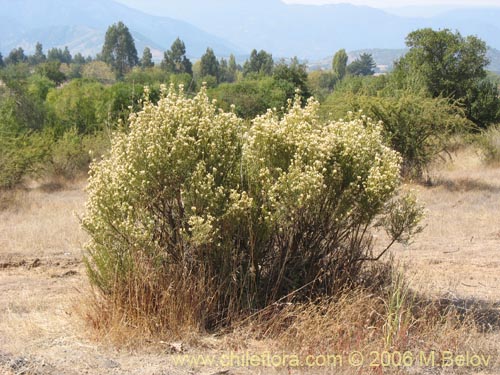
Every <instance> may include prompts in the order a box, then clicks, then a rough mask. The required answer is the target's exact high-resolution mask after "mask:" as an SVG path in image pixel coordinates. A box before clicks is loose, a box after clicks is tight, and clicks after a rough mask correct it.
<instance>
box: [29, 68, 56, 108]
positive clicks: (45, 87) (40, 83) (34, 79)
mask: <svg viewBox="0 0 500 375" xmlns="http://www.w3.org/2000/svg"><path fill="white" fill-rule="evenodd" d="M55 87H56V84H55V82H54V81H52V80H51V79H49V78H47V77H46V76H43V75H40V74H33V75H32V76H30V77H29V78H28V93H29V95H30V96H32V97H33V98H36V99H37V100H39V101H40V102H43V101H45V99H46V98H47V94H48V93H49V90H50V89H53V88H55Z"/></svg>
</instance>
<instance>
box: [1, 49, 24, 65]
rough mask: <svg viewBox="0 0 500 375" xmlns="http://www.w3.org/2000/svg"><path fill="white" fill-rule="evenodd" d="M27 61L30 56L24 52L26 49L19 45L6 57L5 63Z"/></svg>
mask: <svg viewBox="0 0 500 375" xmlns="http://www.w3.org/2000/svg"><path fill="white" fill-rule="evenodd" d="M27 61H28V58H27V57H26V55H25V54H24V50H23V49H22V48H21V47H19V48H14V49H13V50H12V51H10V53H9V55H8V56H7V57H6V58H5V65H15V64H19V63H24V62H27Z"/></svg>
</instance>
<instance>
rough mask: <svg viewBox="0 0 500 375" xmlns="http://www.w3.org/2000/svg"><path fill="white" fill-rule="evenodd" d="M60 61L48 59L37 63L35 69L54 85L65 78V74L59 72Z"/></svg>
mask: <svg viewBox="0 0 500 375" xmlns="http://www.w3.org/2000/svg"><path fill="white" fill-rule="evenodd" d="M60 68H61V63H60V62H58V61H48V62H45V63H41V64H39V65H38V66H37V67H36V69H35V71H36V72H37V73H38V74H40V75H41V76H44V77H47V78H48V79H50V80H51V81H53V82H54V83H55V84H56V85H60V84H61V83H63V82H64V81H65V80H66V76H65V75H64V73H63V72H61V69H60Z"/></svg>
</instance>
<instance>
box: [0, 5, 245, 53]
mask: <svg viewBox="0 0 500 375" xmlns="http://www.w3.org/2000/svg"><path fill="white" fill-rule="evenodd" d="M0 7H1V9H2V12H1V13H0V35H1V37H0V51H2V52H3V54H4V55H6V54H7V53H8V52H9V51H10V50H11V49H12V48H14V47H17V46H22V47H23V48H24V49H25V50H27V51H31V50H33V48H34V45H35V43H36V42H37V41H40V42H41V43H42V44H43V45H44V48H45V49H46V50H47V49H48V48H51V47H63V46H65V45H67V46H68V47H69V48H70V50H71V52H72V53H76V52H82V53H84V54H85V55H88V54H91V55H94V54H96V53H97V52H100V50H101V48H102V44H103V42H104V35H105V32H106V29H107V28H108V26H109V25H111V24H113V23H116V22H118V21H123V22H124V23H125V24H126V25H127V26H128V27H129V29H130V31H131V32H132V34H133V36H134V39H135V40H136V47H137V50H138V53H139V56H140V55H141V53H142V50H143V48H144V47H145V46H149V47H151V48H152V49H153V50H154V51H155V52H156V55H157V57H159V56H160V55H161V51H163V50H166V49H167V48H169V47H170V45H171V44H172V42H173V41H174V40H175V38H177V37H180V38H181V39H182V40H184V42H185V43H186V47H187V49H188V54H189V55H191V56H200V55H201V54H202V53H203V52H204V51H205V49H206V48H207V46H210V47H212V48H213V49H214V50H215V52H216V53H217V54H220V55H228V54H229V53H231V52H235V51H236V52H237V51H238V47H237V46H235V45H232V44H231V43H229V42H227V41H225V40H224V39H222V38H220V37H217V36H214V35H211V34H210V33H207V32H205V31H202V30H201V29H199V28H197V27H195V26H193V25H191V24H189V23H187V22H185V21H179V20H175V19H173V18H170V17H164V16H162V17H159V16H152V15H149V14H146V13H143V12H140V11H138V10H136V9H131V8H128V7H127V6H125V5H123V4H119V3H117V2H115V1H112V0H43V1H39V0H0Z"/></svg>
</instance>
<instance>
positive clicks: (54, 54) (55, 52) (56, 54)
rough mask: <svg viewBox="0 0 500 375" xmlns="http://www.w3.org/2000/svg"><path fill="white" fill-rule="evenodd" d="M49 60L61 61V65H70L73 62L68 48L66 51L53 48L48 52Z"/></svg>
mask: <svg viewBox="0 0 500 375" xmlns="http://www.w3.org/2000/svg"><path fill="white" fill-rule="evenodd" d="M47 60H49V61H59V62H60V63H63V64H70V63H71V61H72V57H71V53H70V52H69V49H68V47H64V50H62V49H60V48H51V49H50V50H49V51H48V52H47Z"/></svg>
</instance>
